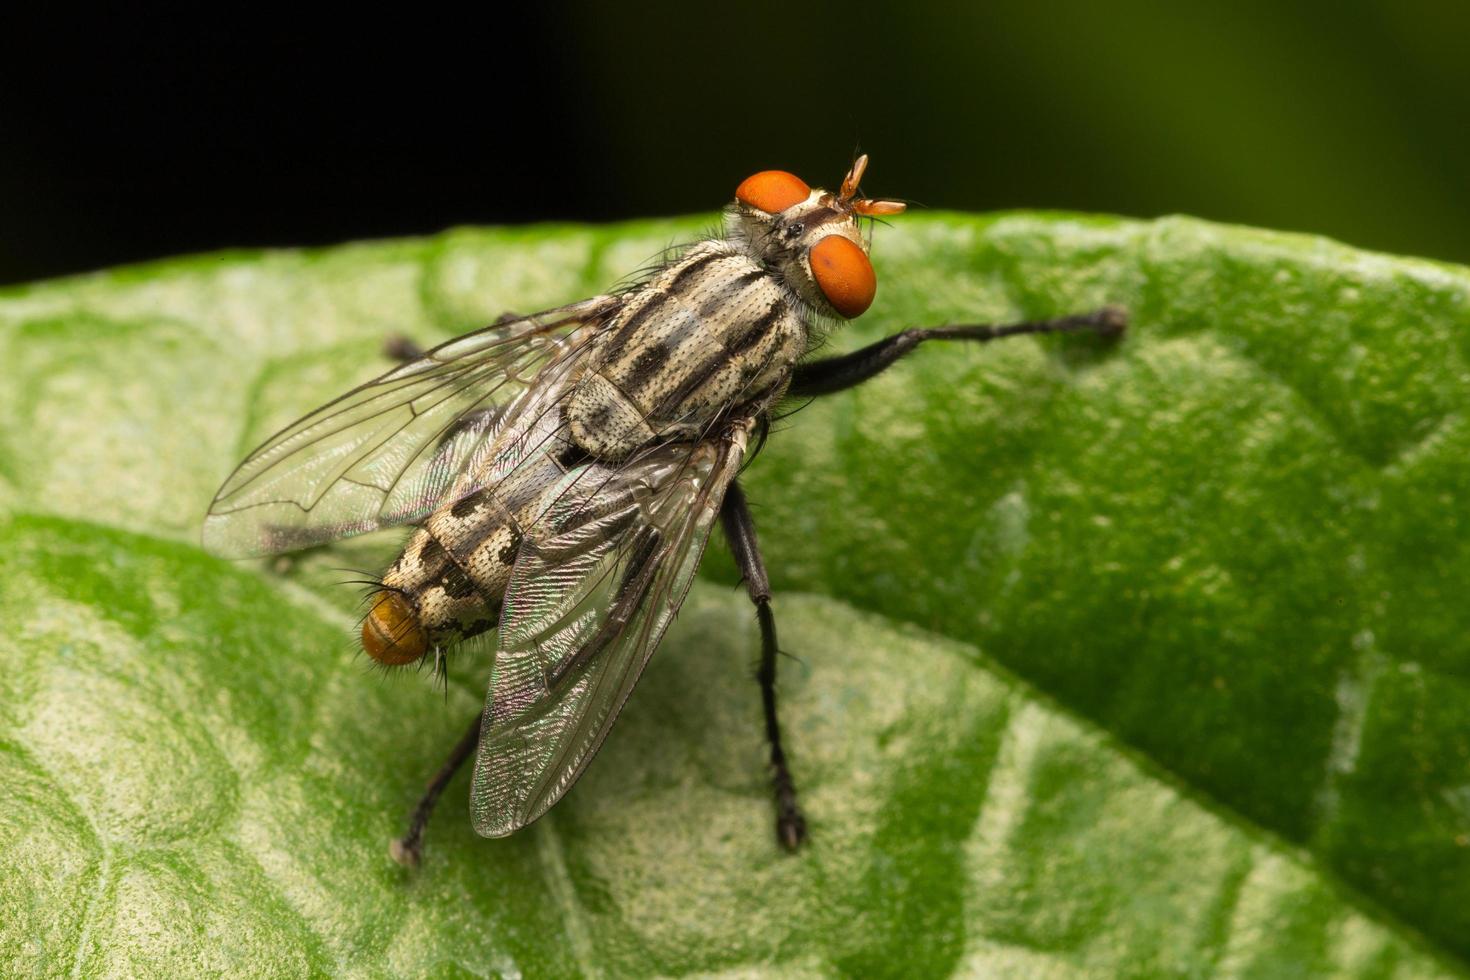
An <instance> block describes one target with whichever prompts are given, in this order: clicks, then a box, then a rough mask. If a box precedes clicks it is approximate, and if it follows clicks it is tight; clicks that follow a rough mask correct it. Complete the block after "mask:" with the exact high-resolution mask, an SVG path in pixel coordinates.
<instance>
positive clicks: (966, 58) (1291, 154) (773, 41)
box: [0, 0, 1470, 281]
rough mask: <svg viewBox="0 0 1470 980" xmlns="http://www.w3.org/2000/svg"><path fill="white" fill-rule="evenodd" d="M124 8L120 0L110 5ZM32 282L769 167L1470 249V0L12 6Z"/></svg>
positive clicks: (682, 187)
mask: <svg viewBox="0 0 1470 980" xmlns="http://www.w3.org/2000/svg"><path fill="white" fill-rule="evenodd" d="M99 16H101V15H99ZM4 33H5V36H6V40H5V42H4V43H5V44H7V45H8V46H10V48H11V50H10V51H8V52H6V57H4V58H3V59H0V95H3V97H0V140H3V146H4V149H5V152H4V153H0V281H17V280H23V279H29V278H37V277H42V276H49V275H56V274H59V273H65V272H70V271H76V270H80V269H86V268H92V267H99V266H105V265H111V264H116V263H118V262H124V261H131V260H136V259H142V258H148V257H153V256H159V255H166V254H174V253H179V252H188V251H197V250H201V249H209V248H217V247H222V246H231V245H267V244H269V245H280V244H310V243H326V242H331V241H338V240H342V239H348V238H361V237H372V236H382V235H399V234H416V233H423V232H429V231H434V230H437V229H440V228H443V227H446V226H450V225H455V224H461V223H500V222H522V221H533V220H545V219H572V220H607V219H616V218H624V217H632V216H646V215H655V214H672V213H684V212H691V211H708V210H711V209H713V208H714V207H716V206H718V205H719V204H720V203H721V202H722V201H723V200H724V199H725V198H727V197H728V196H729V195H730V193H731V191H732V189H733V187H734V186H735V183H736V182H737V181H738V180H740V179H741V178H742V177H744V176H745V175H746V174H747V173H749V172H752V171H753V170H756V169H763V168H766V167H782V168H785V169H791V170H794V171H796V172H798V173H800V174H802V175H804V176H806V177H807V179H808V180H810V181H812V182H814V183H827V182H833V181H835V180H837V179H838V178H839V177H840V175H841V172H842V170H843V168H844V167H845V166H846V164H847V162H848V160H849V159H850V157H851V155H852V154H853V153H854V151H855V150H857V149H863V150H867V151H869V152H870V153H871V154H872V156H873V161H874V162H873V169H872V170H871V176H870V179H869V181H868V185H869V187H868V189H869V190H870V191H871V192H874V193H879V194H885V195H894V196H901V197H906V198H909V199H911V200H914V201H916V202H919V203H922V204H925V205H929V206H932V207H942V208H959V209H966V210H992V209H998V208H1064V209H1081V210H1091V211H1106V212H1116V213H1121V214H1128V215H1138V216H1154V215H1159V214H1166V213H1173V212H1185V213H1190V214H1195V215H1200V216H1203V217H1207V218H1212V219H1216V220H1222V221H1231V222H1242V223H1248V224H1254V225H1261V226H1267V227H1272V228H1282V229H1291V230H1304V231H1313V232H1321V233H1325V234H1328V235H1332V236H1335V237H1337V238H1340V239H1343V240H1345V241H1347V242H1350V243H1352V244H1356V245H1361V246H1366V247H1370V248H1375V249H1384V250H1388V251H1393V252H1401V253H1409V254H1419V255H1427V256H1433V257H1438V258H1443V259H1450V260H1456V261H1461V262H1464V261H1470V195H1467V191H1466V174H1467V172H1470V4H1464V3H1446V2H1440V0H1401V2H1394V3H1387V2H1381V3H1341V4H1332V5H1328V4H1317V3H1295V4H1281V3H1268V2H1264V0H1247V2H1239V3H1233V4H1229V5H1223V4H1220V5H1204V4H1166V3H1148V2H1140V0H1126V2H1114V3H1108V4H1097V3H1080V2H1055V3H1030V4H1019V3H1001V4H985V5H981V4H963V3H952V4H946V3H906V4H892V5H884V6H868V5H860V4H854V3H817V4H802V5H797V4H782V3H747V4H740V5H713V4H692V3H684V4H674V3H663V4H653V5H634V4H607V3H601V4H598V3H574V4H562V5H542V6H537V7H535V8H534V9H518V10H500V9H486V10H483V11H481V12H480V13H478V14H477V15H475V16H474V18H473V19H464V18H459V17H451V16H450V15H448V14H443V13H441V14H439V15H438V16H435V17H433V18H429V17H421V18H414V17H413V16H411V15H402V14H397V13H396V14H395V15H394V17H393V18H392V19H384V20H375V19H374V18H373V16H372V15H371V14H368V13H365V12H358V13H356V14H354V15H352V16H351V17H343V18H342V19H341V20H339V21H338V22H336V23H332V24H330V25H325V26H318V25H310V24H307V23H305V22H304V21H295V20H292V21H287V20H280V19H272V20H270V21H254V22H252V21H246V20H241V19H234V18H232V19H230V20H223V19H214V20H190V19H188V18H180V17H177V16H169V17H163V16H160V15H147V14H140V13H139V12H137V11H132V10H129V11H122V12H119V13H114V14H112V15H108V16H106V17H105V18H103V19H92V20H89V21H87V22H85V23H81V24H78V23H71V24H68V25H66V26H64V27H62V26H58V25H37V26H35V27H33V28H32V27H25V28H20V29H14V30H11V31H7V32H4Z"/></svg>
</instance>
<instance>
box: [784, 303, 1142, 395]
mask: <svg viewBox="0 0 1470 980" xmlns="http://www.w3.org/2000/svg"><path fill="white" fill-rule="evenodd" d="M1127 326H1128V314H1127V313H1126V312H1124V311H1123V310H1122V309H1121V308H1120V307H1117V306H1104V307H1103V308H1102V309H1100V310H1094V311H1093V312H1091V313H1081V314H1077V315H1075V316H1064V317H1059V318H1057V319H1055V320H1032V321H1030V322H1027V323H1008V324H1003V325H996V324H989V323H976V324H966V325H961V326H954V327H916V328H913V329H909V330H905V331H903V332H902V333H896V334H894V335H893V336H891V337H885V338H883V339H882V340H880V341H878V342H877V343H875V344H869V345H868V346H867V347H864V348H862V349H861V350H856V351H853V352H852V353H851V354H843V355H842V356H840V357H827V358H823V359H822V360H819V361H812V362H811V363H809V364H801V365H798V366H797V368H796V372H795V374H793V375H792V378H791V388H790V390H789V392H788V393H789V394H791V395H793V396H795V397H798V398H807V397H814V396H816V395H830V394H832V393H833V392H836V391H844V390H846V389H848V388H851V387H853V386H854V385H860V384H862V383H863V382H864V381H867V380H868V379H869V378H871V377H873V376H874V375H876V374H879V373H881V372H883V371H885V370H887V369H888V368H890V367H892V366H893V365H894V364H895V363H896V362H897V361H898V360H899V358H901V357H903V356H904V355H905V354H907V353H908V352H909V351H911V350H913V349H914V348H915V347H918V346H919V345H920V344H922V343H923V342H924V341H926V340H972V341H979V342H981V343H984V342H985V341H989V340H1000V339H1001V338H1002V337H1019V336H1021V335H1023V334H1028V333H1081V332H1083V331H1091V332H1093V333H1096V334H1099V335H1101V336H1104V337H1116V336H1118V335H1119V334H1121V333H1122V332H1123V330H1124V328H1126V327H1127Z"/></svg>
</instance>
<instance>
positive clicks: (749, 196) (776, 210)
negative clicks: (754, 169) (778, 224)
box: [735, 170, 812, 214]
mask: <svg viewBox="0 0 1470 980" xmlns="http://www.w3.org/2000/svg"><path fill="white" fill-rule="evenodd" d="M811 192H812V189H811V188H810V187H808V186H806V181H804V180H802V179H801V178H800V177H798V176H796V175H795V174H788V173H787V172H786V171H784V170H762V171H761V172H760V173H758V174H756V175H754V176H752V177H747V178H745V179H744V180H742V181H741V182H740V186H739V187H737V188H735V198H736V200H738V201H740V203H742V204H748V205H750V206H751V207H753V208H755V209H757V210H759V211H764V212H766V213H767V214H780V213H781V212H782V211H785V210H786V209H787V208H789V207H791V205H793V204H800V203H801V202H802V201H805V200H806V199H807V197H809V196H810V195H811Z"/></svg>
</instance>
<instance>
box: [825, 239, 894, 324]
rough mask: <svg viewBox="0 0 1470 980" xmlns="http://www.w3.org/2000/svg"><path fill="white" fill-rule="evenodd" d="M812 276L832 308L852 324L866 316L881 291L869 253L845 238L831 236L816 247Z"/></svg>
mask: <svg viewBox="0 0 1470 980" xmlns="http://www.w3.org/2000/svg"><path fill="white" fill-rule="evenodd" d="M812 276H813V277H814V278H815V279H816V280H817V288H819V289H821V291H822V295H823V296H825V297H827V302H829V303H831V304H832V308H833V309H834V310H836V311H837V312H838V313H840V314H842V315H843V316H844V317H846V318H847V319H849V320H851V319H852V318H853V317H858V316H862V315H863V312H864V311H866V310H867V308H868V307H870V306H872V305H873V294H874V293H876V292H877V291H878V277H877V276H876V275H874V274H873V263H871V262H869V261H868V255H867V253H866V252H864V251H863V250H862V247H861V246H859V245H858V244H857V243H855V242H854V241H853V240H852V239H850V238H843V237H842V236H841V235H828V236H827V237H826V238H824V239H822V240H821V241H819V242H817V244H816V245H814V246H812Z"/></svg>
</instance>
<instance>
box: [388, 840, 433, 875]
mask: <svg viewBox="0 0 1470 980" xmlns="http://www.w3.org/2000/svg"><path fill="white" fill-rule="evenodd" d="M388 856H389V857H391V858H392V859H393V860H394V861H396V862H397V863H398V864H401V865H403V866H404V867H405V868H417V867H418V866H419V865H420V864H421V863H423V859H424V851H423V842H422V841H421V840H420V839H419V837H418V836H417V835H414V834H412V833H409V834H404V835H403V836H402V837H395V838H393V841H392V842H391V843H390V844H389V845H388Z"/></svg>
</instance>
